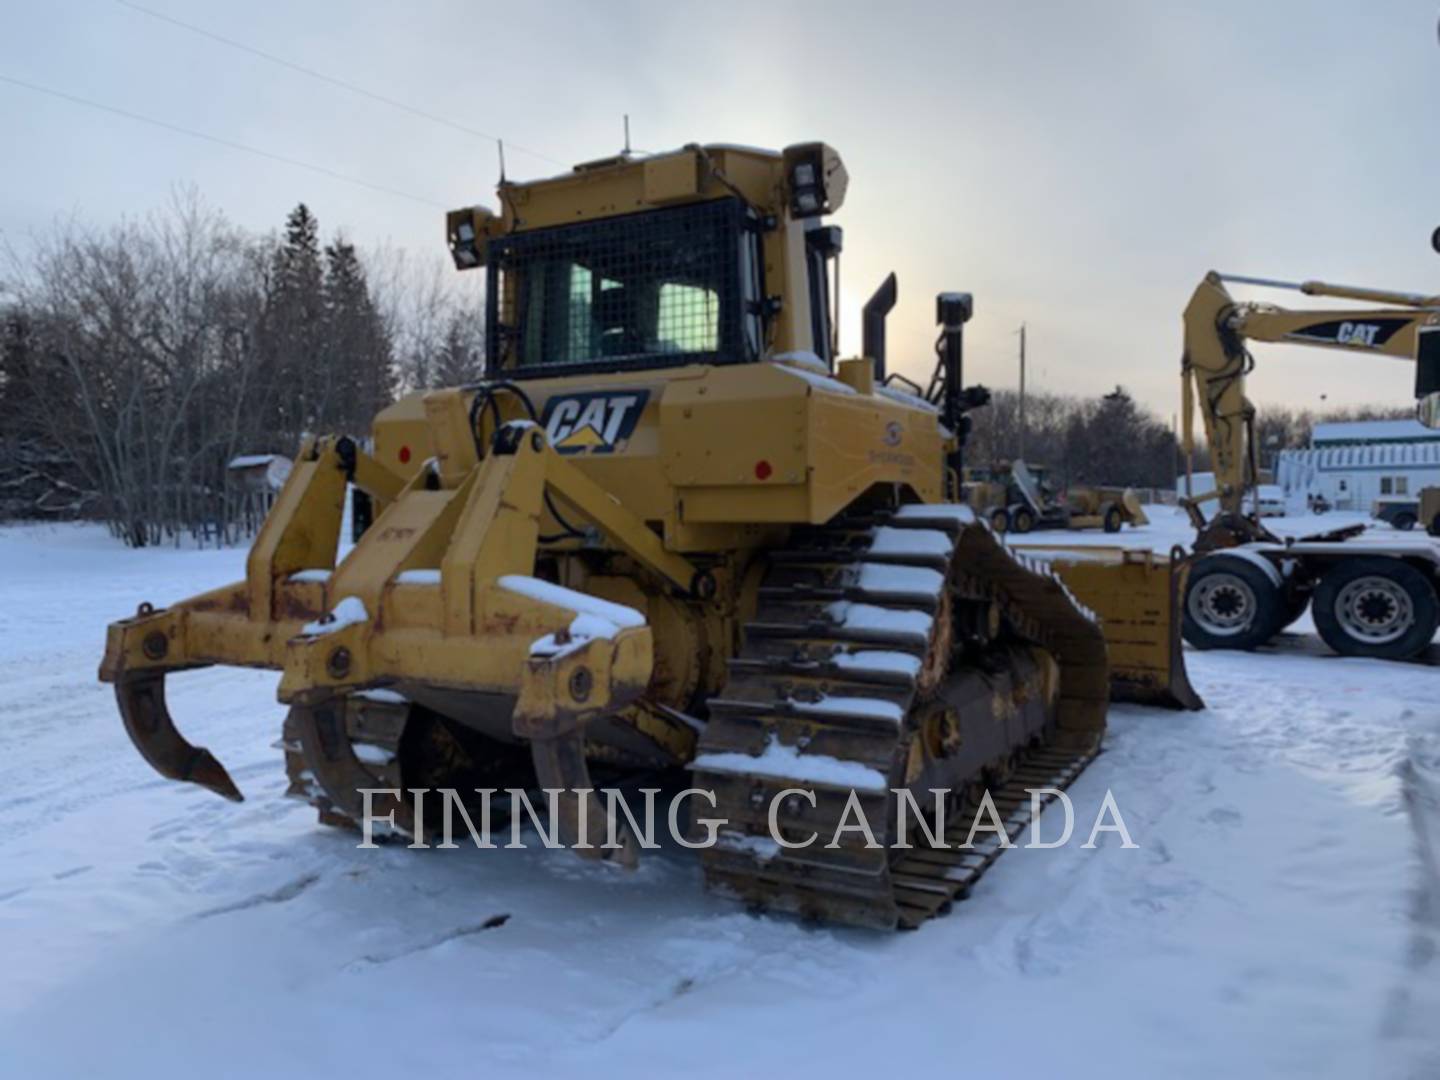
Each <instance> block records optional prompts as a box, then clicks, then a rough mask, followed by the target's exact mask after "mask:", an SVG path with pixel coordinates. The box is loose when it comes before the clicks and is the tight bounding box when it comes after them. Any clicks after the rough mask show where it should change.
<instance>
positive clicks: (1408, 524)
mask: <svg viewBox="0 0 1440 1080" xmlns="http://www.w3.org/2000/svg"><path fill="white" fill-rule="evenodd" d="M1416 521H1417V518H1416V517H1415V515H1414V514H1412V513H1410V512H1409V511H1408V510H1407V511H1404V512H1402V513H1399V514H1396V515H1395V516H1394V517H1393V518H1391V519H1390V524H1391V525H1393V526H1395V528H1397V529H1399V530H1400V531H1401V532H1409V531H1410V530H1411V529H1413V528H1415V524H1416Z"/></svg>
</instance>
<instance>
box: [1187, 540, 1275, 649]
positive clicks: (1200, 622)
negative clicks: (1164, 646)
mask: <svg viewBox="0 0 1440 1080" xmlns="http://www.w3.org/2000/svg"><path fill="white" fill-rule="evenodd" d="M1285 615H1286V605H1285V598H1284V597H1283V596H1282V595H1281V594H1280V589H1279V587H1278V586H1277V585H1276V584H1275V582H1274V581H1272V580H1271V579H1270V578H1269V577H1268V576H1267V575H1266V574H1265V571H1264V570H1262V569H1261V568H1260V567H1258V566H1255V565H1254V564H1252V563H1249V562H1246V561H1245V560H1244V559H1237V558H1232V557H1226V556H1224V555H1212V556H1210V557H1209V558H1206V559H1201V560H1200V562H1199V563H1197V564H1196V565H1195V567H1194V568H1193V569H1192V570H1191V571H1190V580H1189V581H1188V583H1187V584H1186V586H1185V623H1184V632H1185V640H1186V641H1188V642H1189V643H1190V644H1191V645H1194V646H1195V647H1196V648H1197V649H1253V648H1256V647H1257V646H1259V645H1263V644H1265V642H1267V641H1269V640H1270V639H1271V638H1272V637H1274V636H1275V634H1276V633H1277V632H1279V629H1280V625H1281V623H1282V622H1283V620H1284V618H1285Z"/></svg>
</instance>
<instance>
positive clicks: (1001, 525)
mask: <svg viewBox="0 0 1440 1080" xmlns="http://www.w3.org/2000/svg"><path fill="white" fill-rule="evenodd" d="M990 528H991V529H992V530H993V531H994V532H997V533H1001V534H1004V533H1006V532H1008V531H1009V529H1010V515H1009V514H1008V513H1006V512H1005V508H1004V507H1003V506H1001V507H997V508H996V509H994V510H991V511H990Z"/></svg>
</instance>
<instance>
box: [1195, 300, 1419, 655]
mask: <svg viewBox="0 0 1440 1080" xmlns="http://www.w3.org/2000/svg"><path fill="white" fill-rule="evenodd" d="M1227 283H1228V284H1242V285H1251V286H1261V287H1266V288H1272V289H1291V290H1294V291H1297V292H1300V293H1302V294H1304V295H1306V296H1318V297H1333V298H1337V299H1345V300H1353V301H1359V302H1361V303H1364V304H1369V305H1375V306H1371V307H1365V308H1352V309H1332V310H1324V309H1321V310H1308V311H1307V310H1298V311H1295V310H1288V309H1286V308H1282V307H1278V306H1276V305H1274V304H1265V303H1254V302H1247V303H1242V302H1237V301H1236V300H1235V299H1234V298H1233V297H1232V296H1231V294H1230V292H1229V290H1228V289H1227V288H1226V285H1227ZM1184 324H1185V347H1184V354H1183V358H1182V361H1181V379H1182V396H1183V402H1184V404H1183V413H1182V416H1183V433H1182V442H1183V447H1184V450H1185V452H1186V455H1187V457H1189V456H1192V455H1193V453H1194V449H1195V430H1194V421H1193V417H1194V413H1195V411H1196V409H1197V406H1198V411H1199V413H1200V417H1201V420H1202V423H1203V426H1204V433H1205V437H1206V440H1207V442H1208V444H1209V447H1210V454H1211V458H1212V462H1213V469H1214V475H1215V488H1214V490H1212V491H1207V492H1203V493H1199V494H1194V493H1192V494H1191V495H1190V497H1188V498H1186V499H1185V500H1184V505H1185V507H1186V509H1187V510H1188V512H1189V514H1190V516H1191V519H1192V521H1193V523H1194V525H1195V527H1196V530H1197V538H1196V542H1195V546H1194V550H1195V553H1196V554H1197V555H1199V556H1201V558H1200V559H1199V561H1198V562H1196V563H1195V564H1194V565H1193V566H1192V567H1191V571H1190V574H1189V578H1188V582H1187V586H1186V596H1185V614H1184V628H1185V638H1186V640H1187V641H1189V642H1190V643H1191V644H1192V645H1195V646H1196V647H1198V648H1206V649H1213V648H1233V649H1252V648H1255V647H1257V646H1259V645H1263V644H1264V643H1266V642H1267V641H1269V640H1271V639H1272V638H1273V637H1274V636H1275V635H1276V634H1278V633H1279V632H1280V631H1281V630H1283V629H1284V628H1285V627H1287V626H1289V625H1290V624H1291V623H1293V622H1294V621H1295V620H1296V619H1298V618H1299V617H1300V616H1301V615H1302V614H1303V613H1304V612H1305V610H1306V608H1307V607H1309V608H1310V609H1311V611H1312V614H1313V617H1314V620H1315V626H1316V629H1317V630H1318V631H1319V633H1320V636H1321V637H1322V638H1323V639H1324V640H1325V642H1326V644H1327V645H1329V646H1330V647H1331V648H1332V649H1334V650H1335V651H1336V652H1338V653H1340V654H1342V655H1347V656H1372V657H1381V658H1385V659H1398V660H1403V659H1410V658H1413V657H1415V656H1417V655H1418V654H1420V653H1422V652H1424V651H1425V650H1427V649H1428V648H1429V647H1430V644H1431V642H1432V641H1433V639H1434V636H1435V631H1436V627H1437V625H1440V595H1437V588H1440V546H1437V545H1436V544H1434V543H1432V542H1429V541H1427V540H1423V539H1421V540H1414V541H1412V540H1409V539H1405V540H1401V541H1395V542H1391V543H1384V542H1370V540H1368V539H1367V542H1365V543H1364V544H1363V545H1360V544H1356V543H1355V542H1354V541H1355V539H1356V537H1358V536H1359V535H1360V534H1361V533H1363V532H1364V531H1365V527H1364V526H1363V525H1358V526H1354V527H1351V528H1348V529H1341V530H1337V531H1332V532H1328V533H1324V534H1320V535H1316V536H1309V537H1305V538H1303V539H1300V540H1282V539H1281V538H1279V537H1277V536H1275V535H1274V534H1273V533H1272V532H1271V531H1270V530H1269V529H1267V528H1265V526H1264V525H1263V524H1262V523H1261V520H1260V515H1259V507H1258V490H1257V489H1258V483H1257V480H1258V477H1259V469H1258V461H1257V454H1258V447H1257V446H1256V441H1255V407H1254V406H1253V405H1252V404H1251V402H1250V401H1249V399H1248V398H1247V397H1246V395H1245V380H1246V376H1248V375H1249V374H1250V372H1251V370H1252V369H1253V368H1254V363H1255V361H1254V357H1253V356H1252V355H1251V352H1250V349H1249V346H1248V343H1249V342H1252V341H1258V342H1283V343H1288V344H1295V345H1308V346H1313V347H1319V348H1326V349H1341V350H1345V351H1349V352H1354V353H1364V354H1368V355H1378V356H1389V357H1396V358H1399V359H1404V360H1410V361H1414V362H1415V363H1416V364H1417V369H1416V382H1415V396H1416V399H1417V401H1418V402H1419V403H1420V404H1419V405H1418V406H1417V416H1419V418H1420V419H1421V421H1422V422H1424V423H1426V424H1428V425H1429V426H1432V427H1434V426H1440V415H1437V411H1440V407H1437V404H1436V402H1437V401H1440V397H1437V394H1440V297H1432V296H1425V295H1422V294H1417V293H1407V292H1394V291H1389V290H1383V289H1370V288H1356V287H1350V286H1343V285H1332V284H1326V283H1324V282H1319V281H1307V282H1301V283H1296V282H1286V281H1277V280H1274V279H1270V278H1257V277H1247V276H1241V275H1226V274H1220V273H1215V272H1211V273H1209V274H1207V275H1206V276H1205V279H1204V280H1203V281H1202V282H1201V283H1200V284H1199V285H1198V286H1197V287H1196V289H1195V292H1194V294H1193V295H1192V296H1191V298H1190V303H1189V305H1188V306H1187V307H1186V308H1185V316H1184ZM1247 492H1256V499H1257V503H1256V505H1255V507H1254V508H1253V509H1252V510H1251V511H1250V512H1247V511H1246V508H1245V501H1244V500H1245V495H1246V493H1247ZM1212 503H1213V504H1214V505H1215V512H1214V514H1213V515H1212V516H1211V517H1209V518H1208V519H1207V518H1206V516H1205V510H1204V508H1205V506H1206V505H1207V504H1212Z"/></svg>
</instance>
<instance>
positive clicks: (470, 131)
mask: <svg viewBox="0 0 1440 1080" xmlns="http://www.w3.org/2000/svg"><path fill="white" fill-rule="evenodd" d="M115 2H116V3H117V4H119V5H120V6H121V7H127V8H129V9H130V10H132V11H138V12H140V13H141V14H142V15H148V16H150V17H151V18H152V19H159V20H160V21H161V22H167V23H169V24H170V25H171V26H178V27H180V29H182V30H188V31H190V32H191V33H192V34H199V35H200V36H201V37H205V38H209V39H210V40H211V41H218V42H219V43H220V44H222V45H228V46H229V47H230V48H232V49H239V50H240V51H241V52H246V53H249V54H250V55H251V56H258V57H260V59H262V60H268V61H269V62H270V63H272V64H278V65H279V66H281V67H283V68H289V69H290V70H291V71H298V72H299V73H300V74H302V75H308V76H310V78H312V79H319V80H320V81H321V82H327V83H329V84H330V85H332V86H338V87H340V88H341V89H344V90H349V91H350V92H351V93H352V94H359V95H360V96H361V97H366V98H369V99H370V100H371V101H378V102H380V103H381V104H383V105H389V106H390V107H391V108H392V109H399V110H401V111H402V112H407V113H410V114H411V115H412V116H419V117H422V118H423V119H426V120H429V121H430V122H431V123H434V124H442V125H444V126H445V127H448V128H453V129H454V130H456V131H463V132H465V134H467V135H474V136H475V137H476V138H479V139H489V140H490V141H491V142H493V143H499V142H500V141H501V139H500V136H498V135H491V134H490V133H489V132H486V131H477V130H476V129H475V128H472V127H467V126H466V125H464V124H457V123H456V122H455V121H454V120H449V119H446V118H445V117H443V116H436V115H435V114H434V113H432V112H426V111H425V110H424V109H420V108H417V107H416V106H414V105H409V104H407V103H405V102H403V101H397V100H395V99H394V98H391V97H386V96H385V95H384V94H377V93H375V92H374V91H373V90H366V89H365V88H364V87H363V86H357V85H356V84H355V83H352V82H347V81H346V80H344V79H338V78H336V77H335V76H334V75H326V74H325V73H324V72H323V71H316V70H315V69H314V68H308V67H306V66H305V65H303V64H297V63H295V62H294V61H293V60H286V59H285V58H284V57H283V56H276V55H275V54H274V53H269V52H266V51H265V50H264V49H257V48H256V47H255V46H253V45H246V44H245V43H244V42H243V41H236V40H235V39H234V38H228V37H225V36H223V35H221V34H217V33H214V32H213V31H210V30H206V29H205V28H204V27H202V26H195V25H194V24H193V23H187V22H182V21H181V20H180V19H176V18H174V17H172V16H170V15H166V14H164V13H163V12H159V11H153V10H151V9H150V8H147V7H142V6H141V5H139V4H133V3H131V2H130V0H115ZM506 145H507V146H509V148H510V149H511V150H519V151H520V152H521V153H523V154H529V155H530V156H531V157H535V158H539V159H540V160H541V161H548V162H550V164H552V165H559V166H560V167H561V168H562V169H563V168H567V167H568V166H567V163H566V162H563V161H561V160H559V159H558V158H553V157H551V156H550V155H549V154H542V153H540V151H538V150H530V149H528V148H527V147H524V146H521V145H520V144H519V143H513V142H508V141H507V143H506Z"/></svg>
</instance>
